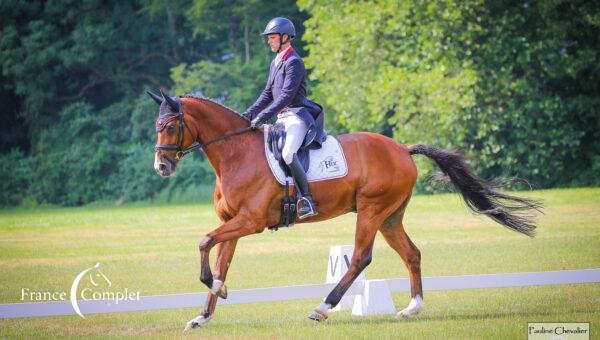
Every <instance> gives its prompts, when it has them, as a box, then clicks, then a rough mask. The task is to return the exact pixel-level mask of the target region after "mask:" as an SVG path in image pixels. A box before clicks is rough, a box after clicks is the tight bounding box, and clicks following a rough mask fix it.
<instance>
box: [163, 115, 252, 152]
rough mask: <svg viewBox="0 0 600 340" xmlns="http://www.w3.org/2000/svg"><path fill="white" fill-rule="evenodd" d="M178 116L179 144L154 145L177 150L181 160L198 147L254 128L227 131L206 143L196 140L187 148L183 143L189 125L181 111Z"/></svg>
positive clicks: (200, 147)
mask: <svg viewBox="0 0 600 340" xmlns="http://www.w3.org/2000/svg"><path fill="white" fill-rule="evenodd" d="M176 118H177V119H178V120H179V136H178V137H177V144H156V146H155V147H154V150H155V151H162V150H172V151H177V152H176V153H175V160H177V161H179V160H181V159H182V158H183V156H185V155H187V154H188V153H190V152H192V151H194V150H196V149H204V148H205V147H207V146H209V145H211V144H213V143H216V142H220V141H222V140H224V139H227V138H229V137H233V136H237V135H241V134H242V133H246V132H248V131H250V130H252V127H251V126H249V127H246V128H243V129H240V130H236V131H234V132H229V133H226V134H224V135H222V136H219V137H217V138H214V139H211V140H209V141H208V142H206V143H204V144H200V143H198V142H196V141H194V143H192V145H190V146H188V147H187V148H186V149H184V148H183V146H182V144H183V139H184V138H183V135H184V133H185V129H186V128H188V127H187V125H186V124H185V120H184V118H183V113H182V112H179V114H178V115H177V116H176ZM171 120H172V119H170V120H168V121H166V122H165V123H164V125H166V124H167V123H168V122H169V121H171ZM162 129H164V127H163V128H161V129H160V130H159V129H158V128H157V132H160V131H162ZM188 129H189V128H188Z"/></svg>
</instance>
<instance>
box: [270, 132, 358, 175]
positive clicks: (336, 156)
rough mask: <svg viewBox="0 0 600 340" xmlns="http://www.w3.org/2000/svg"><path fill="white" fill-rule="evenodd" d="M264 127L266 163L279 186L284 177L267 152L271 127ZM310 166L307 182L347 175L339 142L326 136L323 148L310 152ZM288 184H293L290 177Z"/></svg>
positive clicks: (344, 159) (346, 164)
mask: <svg viewBox="0 0 600 340" xmlns="http://www.w3.org/2000/svg"><path fill="white" fill-rule="evenodd" d="M264 127H265V129H264V130H265V133H264V137H265V142H264V144H265V154H266V155H267V163H269V167H270V168H271V172H272V173H273V176H275V178H276V179H277V182H279V183H280V184H285V181H286V176H285V173H284V172H283V169H282V168H281V166H280V165H279V162H277V160H276V159H275V156H273V153H271V151H269V145H268V144H267V140H268V138H269V130H270V129H271V127H272V126H271V125H264ZM309 152H310V165H309V167H308V172H307V173H306V177H307V179H308V181H309V182H317V181H324V180H327V179H333V178H340V177H344V176H346V175H347V174H348V163H347V162H346V157H345V156H344V150H342V146H341V145H340V142H339V141H338V140H337V139H336V138H335V137H333V136H327V139H326V140H325V142H324V143H323V147H322V148H320V149H317V150H310V151H309ZM287 181H288V183H290V184H292V183H294V180H293V179H292V178H291V177H288V178H287Z"/></svg>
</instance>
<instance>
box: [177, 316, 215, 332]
mask: <svg viewBox="0 0 600 340" xmlns="http://www.w3.org/2000/svg"><path fill="white" fill-rule="evenodd" d="M210 318H211V316H209V317H208V318H205V317H204V316H202V315H200V316H198V317H196V318H193V319H192V320H190V321H188V323H187V325H185V328H184V329H183V331H184V332H185V331H189V330H190V329H192V328H196V327H202V326H203V325H204V324H206V323H207V322H209V321H210Z"/></svg>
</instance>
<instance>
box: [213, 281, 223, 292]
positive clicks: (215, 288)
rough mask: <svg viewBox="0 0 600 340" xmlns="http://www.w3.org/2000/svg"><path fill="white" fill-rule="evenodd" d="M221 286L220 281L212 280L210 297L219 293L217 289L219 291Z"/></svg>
mask: <svg viewBox="0 0 600 340" xmlns="http://www.w3.org/2000/svg"><path fill="white" fill-rule="evenodd" d="M221 286H223V281H221V280H213V284H212V287H211V288H210V293H211V294H212V295H216V294H217V292H218V291H219V289H221Z"/></svg>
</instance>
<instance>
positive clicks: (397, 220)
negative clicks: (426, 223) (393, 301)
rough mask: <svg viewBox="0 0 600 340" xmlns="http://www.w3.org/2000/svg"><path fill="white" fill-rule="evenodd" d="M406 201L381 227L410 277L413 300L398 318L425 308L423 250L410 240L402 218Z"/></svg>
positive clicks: (382, 232)
mask: <svg viewBox="0 0 600 340" xmlns="http://www.w3.org/2000/svg"><path fill="white" fill-rule="evenodd" d="M407 203H408V199H407V200H406V202H405V203H404V204H403V205H402V206H401V207H400V208H399V209H398V210H397V211H396V212H395V213H394V214H392V215H391V216H390V217H388V218H387V219H386V220H385V222H384V223H383V226H382V227H381V228H380V229H379V231H381V234H382V235H383V237H384V238H385V240H386V241H387V243H388V244H389V245H390V246H391V247H392V248H393V249H394V250H395V251H396V252H397V253H398V255H400V257H401V258H402V260H403V261H404V264H405V265H406V268H408V275H409V278H410V293H411V297H412V298H411V300H410V303H409V304H408V307H406V308H405V309H403V310H401V311H400V312H398V314H397V315H396V318H397V319H402V318H405V317H409V316H411V315H414V314H418V313H419V312H421V311H422V310H423V307H424V304H423V287H422V283H421V252H420V251H419V249H418V248H417V247H416V246H415V244H414V243H413V242H412V241H411V240H410V238H409V237H408V235H407V234H406V232H405V231H404V226H403V225H402V218H403V217H404V209H405V208H406V204H407Z"/></svg>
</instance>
